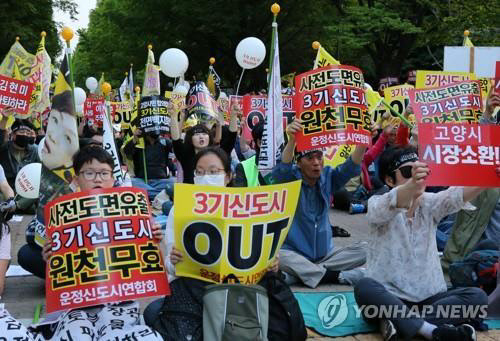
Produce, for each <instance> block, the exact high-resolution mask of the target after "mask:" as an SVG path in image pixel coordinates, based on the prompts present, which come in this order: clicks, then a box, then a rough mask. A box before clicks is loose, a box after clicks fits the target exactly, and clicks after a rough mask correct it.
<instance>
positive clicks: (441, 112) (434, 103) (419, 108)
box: [409, 80, 482, 123]
mask: <svg viewBox="0 0 500 341" xmlns="http://www.w3.org/2000/svg"><path fill="white" fill-rule="evenodd" d="M409 95H410V102H411V105H412V108H413V112H414V114H415V117H416V119H417V122H419V123H447V122H469V123H475V122H478V119H479V117H480V116H481V107H482V103H481V88H480V86H479V81H476V80H473V81H461V82H456V83H453V84H449V85H444V86H440V87H436V88H431V89H415V90H410V93H409Z"/></svg>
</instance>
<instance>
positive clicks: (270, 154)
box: [259, 23, 285, 177]
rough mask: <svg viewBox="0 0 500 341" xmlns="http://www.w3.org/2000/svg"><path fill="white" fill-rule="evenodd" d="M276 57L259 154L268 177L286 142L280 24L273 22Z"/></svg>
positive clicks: (264, 173) (262, 167)
mask: <svg viewBox="0 0 500 341" xmlns="http://www.w3.org/2000/svg"><path fill="white" fill-rule="evenodd" d="M273 30H275V35H274V38H275V39H274V42H273V44H274V57H273V63H272V69H271V76H270V78H269V92H268V98H267V108H266V119H265V124H264V133H263V135H262V143H261V146H260V154H259V171H260V173H261V174H262V176H264V177H266V176H267V175H268V174H269V173H271V171H272V169H273V168H274V166H276V164H277V163H278V162H279V161H280V160H281V152H282V150H283V145H284V142H285V139H284V136H283V103H282V102H283V100H282V98H281V72H280V54H279V47H278V45H279V44H278V24H277V23H273Z"/></svg>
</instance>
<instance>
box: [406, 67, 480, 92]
mask: <svg viewBox="0 0 500 341" xmlns="http://www.w3.org/2000/svg"><path fill="white" fill-rule="evenodd" d="M475 79H476V75H475V74H473V73H468V72H450V71H427V70H417V82H416V84H415V88H417V89H428V88H436V87H439V86H444V85H448V84H451V83H456V82H460V81H464V80H475Z"/></svg>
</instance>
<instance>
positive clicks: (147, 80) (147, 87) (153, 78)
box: [142, 47, 160, 96]
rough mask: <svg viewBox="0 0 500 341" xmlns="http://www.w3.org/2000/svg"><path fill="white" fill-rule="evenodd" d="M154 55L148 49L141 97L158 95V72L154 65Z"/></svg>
mask: <svg viewBox="0 0 500 341" xmlns="http://www.w3.org/2000/svg"><path fill="white" fill-rule="evenodd" d="M154 63H155V55H154V53H153V50H152V49H151V48H150V47H148V59H147V63H146V71H145V72H144V83H143V85H142V96H157V95H159V94H160V70H159V69H158V66H156V65H154Z"/></svg>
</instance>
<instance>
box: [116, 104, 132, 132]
mask: <svg viewBox="0 0 500 341" xmlns="http://www.w3.org/2000/svg"><path fill="white" fill-rule="evenodd" d="M111 107H112V108H113V124H120V126H121V128H122V129H127V128H129V127H130V122H131V121H132V108H131V107H130V102H128V101H124V102H111Z"/></svg>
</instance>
